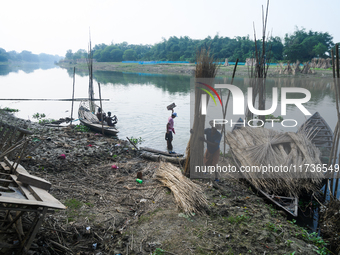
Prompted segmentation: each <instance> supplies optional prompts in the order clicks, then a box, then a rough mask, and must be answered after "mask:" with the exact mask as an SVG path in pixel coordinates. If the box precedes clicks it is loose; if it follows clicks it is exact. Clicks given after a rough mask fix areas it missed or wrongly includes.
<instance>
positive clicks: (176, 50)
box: [65, 28, 334, 62]
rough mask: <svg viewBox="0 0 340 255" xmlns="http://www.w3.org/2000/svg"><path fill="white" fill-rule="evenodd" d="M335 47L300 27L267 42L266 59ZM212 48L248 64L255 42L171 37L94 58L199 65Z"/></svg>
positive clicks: (98, 50)
mask: <svg viewBox="0 0 340 255" xmlns="http://www.w3.org/2000/svg"><path fill="white" fill-rule="evenodd" d="M256 46H257V48H258V50H259V51H260V49H262V40H257V41H256ZM333 46H334V43H333V37H332V36H331V35H329V34H328V33H327V32H326V33H322V32H314V31H308V32H307V31H306V30H305V29H298V28H296V30H295V32H294V33H293V34H291V35H288V34H286V35H285V38H284V40H283V41H282V40H281V38H280V37H271V38H270V39H269V40H267V43H266V56H265V57H266V58H267V61H268V60H269V61H270V62H278V61H286V62H287V61H290V62H295V61H296V60H299V61H310V60H311V59H312V58H314V57H323V58H324V57H327V56H329V55H330V49H331V47H333ZM202 47H204V48H209V49H210V53H211V54H212V56H213V57H214V58H215V59H216V60H218V61H224V60H225V58H228V61H230V62H234V61H236V59H237V58H238V59H239V61H241V62H244V61H245V60H246V58H251V57H254V52H255V41H254V40H250V39H249V35H248V36H244V37H240V36H237V37H235V38H233V39H231V38H229V37H220V36H219V35H216V36H215V37H214V38H211V37H210V36H208V37H207V38H205V39H203V40H194V39H191V38H189V37H188V36H184V37H180V38H178V37H176V36H173V37H170V38H169V39H168V40H166V39H163V41H162V42H160V43H157V44H155V45H153V46H152V45H134V44H128V43H127V42H123V43H119V44H111V45H106V44H97V45H95V46H94V48H93V58H94V59H95V60H96V61H98V62H120V61H123V60H138V61H139V60H142V61H152V60H158V61H189V62H195V60H196V53H197V52H198V51H199V50H200V49H201V48H202ZM86 57H87V51H86V50H78V51H77V52H75V53H72V50H68V51H67V53H66V56H65V58H66V59H67V60H71V59H72V60H77V59H81V58H86Z"/></svg>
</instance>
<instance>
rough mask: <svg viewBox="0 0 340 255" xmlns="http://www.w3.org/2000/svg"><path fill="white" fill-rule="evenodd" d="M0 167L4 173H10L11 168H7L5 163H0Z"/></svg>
mask: <svg viewBox="0 0 340 255" xmlns="http://www.w3.org/2000/svg"><path fill="white" fill-rule="evenodd" d="M0 165H1V166H2V168H3V169H4V170H5V171H10V170H11V168H10V167H9V166H7V164H6V163H5V162H0Z"/></svg>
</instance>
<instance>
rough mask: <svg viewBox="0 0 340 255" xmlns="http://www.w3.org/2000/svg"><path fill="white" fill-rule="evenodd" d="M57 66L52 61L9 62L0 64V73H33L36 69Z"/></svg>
mask: <svg viewBox="0 0 340 255" xmlns="http://www.w3.org/2000/svg"><path fill="white" fill-rule="evenodd" d="M56 67H57V66H56V65H55V64H53V63H25V62H22V63H21V62H18V63H11V64H10V65H0V75H7V74H9V73H12V72H14V73H18V72H19V71H23V72H25V73H33V72H34V70H36V69H42V70H48V69H51V68H56Z"/></svg>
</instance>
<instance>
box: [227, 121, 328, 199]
mask: <svg viewBox="0 0 340 255" xmlns="http://www.w3.org/2000/svg"><path fill="white" fill-rule="evenodd" d="M227 142H228V143H229V146H230V148H231V150H232V152H233V153H234V154H235V157H236V159H237V161H238V163H239V164H240V165H239V167H240V166H258V167H260V166H261V165H262V166H283V167H284V166H286V169H289V170H288V172H282V171H275V172H274V171H272V172H271V171H268V172H266V173H264V174H263V173H262V172H243V173H242V175H243V176H244V177H245V178H246V179H247V180H248V181H249V182H250V183H252V184H253V185H254V186H255V187H256V188H258V189H262V190H263V191H265V192H267V193H271V192H274V193H276V194H282V195H287V196H299V195H300V194H301V193H302V192H305V191H307V192H310V191H315V190H316V188H317V185H318V184H320V183H321V180H322V178H323V174H322V173H321V172H318V171H313V168H312V167H311V166H312V165H314V166H315V167H316V166H317V165H318V164H320V165H319V166H321V161H320V151H319V149H318V148H316V147H315V145H314V144H312V142H311V141H310V140H309V139H308V138H307V136H306V134H305V133H304V132H299V133H290V132H287V133H280V132H277V131H274V130H269V129H265V128H251V127H246V128H241V129H238V130H235V131H233V132H229V133H228V134H227ZM305 164H309V167H308V168H307V166H306V165H305ZM300 166H301V167H300ZM294 169H296V171H294Z"/></svg>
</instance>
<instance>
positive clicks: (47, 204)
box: [0, 196, 66, 210]
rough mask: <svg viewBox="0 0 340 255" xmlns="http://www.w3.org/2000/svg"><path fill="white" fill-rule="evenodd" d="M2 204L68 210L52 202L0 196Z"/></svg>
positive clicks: (60, 204)
mask: <svg viewBox="0 0 340 255" xmlns="http://www.w3.org/2000/svg"><path fill="white" fill-rule="evenodd" d="M58 202H59V201H58ZM0 203H7V204H16V205H31V206H38V207H39V206H41V207H50V208H55V209H66V207H65V206H64V205H63V204H62V203H60V202H59V203H54V202H50V201H49V202H42V201H37V200H24V199H18V198H10V197H3V196H0ZM12 210H14V209H12Z"/></svg>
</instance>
